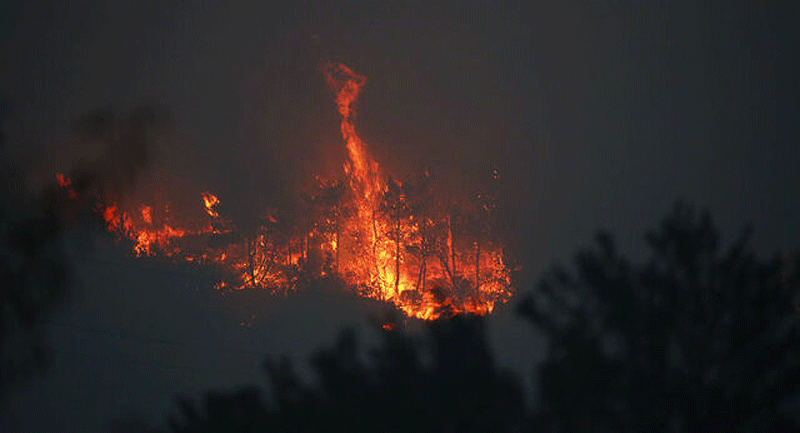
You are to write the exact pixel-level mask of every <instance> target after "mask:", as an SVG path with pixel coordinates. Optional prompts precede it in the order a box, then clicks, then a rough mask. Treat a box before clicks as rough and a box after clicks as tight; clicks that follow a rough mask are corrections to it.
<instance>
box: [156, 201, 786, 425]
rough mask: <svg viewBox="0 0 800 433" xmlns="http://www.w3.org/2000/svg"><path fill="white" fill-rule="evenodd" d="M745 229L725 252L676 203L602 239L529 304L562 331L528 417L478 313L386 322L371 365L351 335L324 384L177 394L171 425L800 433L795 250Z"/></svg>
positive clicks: (322, 373)
mask: <svg viewBox="0 0 800 433" xmlns="http://www.w3.org/2000/svg"><path fill="white" fill-rule="evenodd" d="M748 234H749V231H745V232H744V233H743V234H742V235H741V236H740V237H739V239H738V240H737V241H736V242H734V244H733V245H732V246H731V247H730V248H728V249H726V250H721V248H720V237H719V234H718V232H717V231H716V229H715V228H714V226H713V224H712V222H711V220H710V218H709V217H708V216H707V215H703V216H700V217H697V216H695V215H694V214H693V213H692V212H691V211H690V210H689V209H688V208H687V207H685V206H680V205H679V206H676V209H675V211H674V212H673V213H672V214H671V215H670V216H669V217H668V218H666V219H665V220H664V222H663V224H662V225H661V227H660V228H659V229H658V230H657V231H655V232H652V233H649V234H648V235H647V241H648V243H649V245H650V247H651V250H652V254H651V256H650V257H648V258H647V259H646V260H644V261H641V262H631V261H629V260H628V259H626V258H624V257H621V256H620V255H619V254H618V253H617V251H616V250H615V247H614V243H613V242H612V239H611V237H610V236H608V235H606V234H599V235H598V236H597V245H596V246H595V248H593V249H587V250H585V251H582V252H580V253H579V254H578V255H577V257H576V260H575V267H574V270H568V269H564V268H561V267H553V268H552V269H551V270H550V271H548V272H547V273H546V275H545V276H544V277H543V278H542V281H541V283H540V285H539V286H538V287H537V288H536V290H533V291H532V292H531V294H530V295H528V296H527V297H526V298H525V299H524V300H523V301H522V302H521V303H520V306H519V311H518V312H519V314H521V315H522V316H523V317H524V318H526V319H527V320H529V321H530V323H531V325H534V326H537V327H540V328H541V329H544V330H545V331H546V333H547V334H548V335H549V337H550V339H551V344H550V348H549V356H548V359H547V361H546V362H545V363H544V364H543V365H542V366H541V367H540V368H539V369H538V371H537V372H536V373H537V374H536V377H537V379H538V380H537V386H536V389H537V390H538V393H539V396H538V400H539V402H540V404H538V405H537V407H535V408H534V409H532V410H529V409H528V408H527V406H526V405H525V403H524V398H523V392H522V385H521V384H520V383H519V382H518V379H516V378H513V377H512V376H510V375H507V374H505V373H503V372H501V371H498V369H497V367H496V366H495V365H494V363H493V361H492V355H491V353H490V350H489V348H488V347H487V343H486V340H485V338H484V335H483V325H482V322H481V320H479V319H475V318H456V319H452V320H449V321H439V322H434V323H431V324H430V326H428V328H427V330H426V331H427V332H426V333H425V335H424V337H423V338H422V339H415V338H414V337H412V336H410V335H407V334H405V333H403V332H401V331H386V332H384V334H383V341H382V345H381V346H380V347H378V348H376V349H374V350H372V351H371V352H370V356H369V357H368V358H367V359H361V357H360V356H359V353H361V352H362V351H361V350H360V349H359V346H358V343H357V341H356V339H355V337H354V335H353V334H352V333H344V334H342V336H341V337H340V339H339V341H338V342H337V343H336V344H335V345H334V346H333V347H331V348H327V349H324V350H322V351H320V352H319V353H318V354H317V355H316V356H314V357H313V359H312V365H313V368H314V371H315V373H316V374H317V377H318V383H317V385H314V386H311V385H306V384H304V383H303V382H302V381H301V379H300V378H299V377H298V375H297V374H295V373H294V371H293V369H292V365H291V364H290V363H289V362H288V361H285V360H284V361H274V360H268V361H267V362H266V363H265V370H266V375H267V378H268V379H269V386H268V387H267V391H266V392H263V393H262V391H260V390H259V389H258V388H255V387H249V388H243V389H240V390H239V391H236V392H232V393H225V392H210V393H208V394H206V395H205V396H204V397H203V398H202V400H201V401H199V402H197V401H194V400H192V399H184V400H181V401H180V404H179V410H178V411H177V414H176V415H175V416H174V417H173V418H172V419H171V420H170V422H169V425H170V429H171V430H172V431H174V432H227V431H241V432H251V431H252V432H255V431H277V432H282V431H286V432H288V431H351V432H355V431H365V432H367V431H369V432H378V431H379V432H384V431H394V432H408V431H430V432H465V431H540V432H629V431H638V432H691V431H703V432H710V431H719V432H738V431H740V432H754V431H759V432H768V431H778V432H783V431H786V432H788V431H800V320H798V319H799V317H798V316H799V315H800V312H799V311H798V283H799V282H800V272H798V271H800V258H799V257H797V256H796V255H787V256H776V257H774V258H772V259H769V260H762V259H759V258H758V257H756V256H755V255H754V253H753V252H752V250H751V249H750V247H749V244H748Z"/></svg>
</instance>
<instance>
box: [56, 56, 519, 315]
mask: <svg viewBox="0 0 800 433" xmlns="http://www.w3.org/2000/svg"><path fill="white" fill-rule="evenodd" d="M323 73H324V75H325V79H326V81H327V83H328V85H329V86H330V88H331V89H332V90H333V91H334V92H335V95H336V96H335V101H336V104H337V106H338V110H339V114H340V115H341V116H342V121H341V134H342V138H343V139H344V144H345V147H346V149H347V155H348V159H347V161H346V162H345V163H344V166H343V169H344V178H343V179H342V180H339V181H325V180H321V179H319V178H318V179H319V185H318V187H317V189H316V190H315V191H313V192H312V193H311V194H309V197H307V198H308V200H306V202H308V203H312V205H311V206H310V208H309V209H308V210H307V211H308V212H307V214H308V215H309V216H310V217H311V218H310V219H309V220H310V223H309V224H306V225H299V223H296V222H295V221H294V219H292V218H289V217H283V219H282V218H281V212H280V209H269V210H267V211H266V212H265V214H264V215H262V216H261V218H260V220H261V225H260V227H259V228H258V229H257V230H255V231H252V230H251V231H244V230H241V229H239V228H237V226H236V224H235V222H233V221H230V220H227V219H225V218H224V217H222V216H221V215H220V212H219V210H218V209H219V205H220V203H221V202H220V199H219V198H218V197H217V196H216V195H215V194H213V193H211V192H203V193H201V195H200V198H201V199H202V203H203V208H204V210H205V215H203V216H202V218H203V221H201V223H200V224H195V228H192V229H190V228H185V227H184V228H176V227H175V226H174V225H171V224H173V223H169V224H168V222H167V221H172V220H167V219H166V218H163V217H162V218H161V219H159V216H162V215H169V214H170V212H169V210H168V209H164V211H163V212H160V213H157V212H155V210H154V209H153V208H152V207H151V206H149V205H142V206H141V207H140V208H139V209H137V211H134V212H130V213H129V212H126V211H123V210H121V209H120V208H119V206H118V205H117V204H116V203H106V204H104V205H103V206H101V207H100V208H99V213H100V215H101V216H102V218H103V219H104V220H105V222H106V225H107V227H108V230H110V231H111V232H113V233H115V234H117V235H118V237H119V238H126V239H128V240H130V241H131V243H132V244H133V252H134V253H135V254H136V256H155V255H158V256H166V257H172V258H175V259H181V260H183V261H185V262H192V263H199V264H206V265H214V266H217V267H219V268H220V269H222V270H223V271H224V272H225V273H226V274H228V275H229V277H228V278H226V279H225V281H220V282H218V283H217V284H216V285H215V287H216V288H217V289H228V288H234V289H241V288H262V289H269V290H271V291H272V292H281V293H286V292H288V291H292V290H295V289H297V288H298V287H301V286H302V285H303V284H310V283H311V282H313V281H322V280H323V279H327V278H337V279H340V280H342V281H344V282H345V283H346V285H347V286H348V287H350V288H351V289H352V290H353V291H355V292H356V293H358V294H359V295H361V296H364V297H368V298H373V299H377V300H381V301H386V302H390V303H392V304H394V305H395V306H396V307H397V308H398V309H400V310H401V311H403V312H404V313H405V314H406V315H408V316H409V317H415V318H419V319H426V320H433V319H436V318H439V317H441V316H443V315H444V316H449V315H455V314H462V313H469V314H479V315H484V314H490V313H491V312H492V311H493V310H494V307H495V305H496V304H497V303H498V302H505V301H507V300H508V299H509V298H510V297H511V288H510V287H511V276H510V270H509V269H508V267H507V266H506V264H505V262H504V258H503V252H502V248H501V247H500V246H499V245H497V244H496V243H495V242H494V241H493V239H492V238H491V236H489V233H491V229H490V228H491V227H490V220H491V219H490V216H491V214H492V211H493V210H494V202H493V200H492V199H491V197H490V196H487V195H481V194H476V195H475V197H474V200H473V201H472V202H470V203H457V202H453V201H452V200H450V201H448V200H446V199H444V198H442V197H437V195H436V194H435V193H434V187H433V186H432V182H431V180H430V175H429V173H428V171H427V170H426V171H425V172H424V173H423V175H422V176H421V177H420V179H418V180H411V181H407V182H400V181H397V180H392V179H391V178H390V177H388V176H386V175H385V174H384V173H383V172H382V170H381V168H380V165H379V164H378V163H377V162H376V161H375V160H374V159H373V157H372V156H371V155H370V153H369V150H368V148H367V145H366V143H364V142H363V141H362V140H361V138H359V136H358V134H357V133H356V128H355V125H354V124H353V107H352V104H353V103H354V102H355V101H356V99H357V97H358V95H359V92H360V91H361V89H362V87H363V86H364V84H365V83H366V78H365V77H364V76H361V75H359V74H357V73H355V72H354V71H353V70H351V69H350V68H348V67H347V66H345V65H342V64H332V63H328V64H326V65H325V66H324V68H323ZM492 178H494V179H498V178H499V174H498V171H497V170H496V169H495V170H494V171H493V172H492ZM57 180H58V183H59V185H61V187H62V188H64V189H66V190H67V191H70V196H71V197H72V196H73V194H74V191H73V190H72V189H71V187H70V181H69V178H65V177H64V176H63V175H61V174H59V175H57ZM133 215H136V218H133V217H132V216H133ZM212 239H213V240H214V242H209V240H212ZM211 244H213V245H215V246H211ZM386 326H391V327H393V326H394V325H386Z"/></svg>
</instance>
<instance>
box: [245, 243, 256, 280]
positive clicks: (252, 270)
mask: <svg viewBox="0 0 800 433" xmlns="http://www.w3.org/2000/svg"><path fill="white" fill-rule="evenodd" d="M254 243H255V241H254V240H252V239H251V238H250V237H249V236H248V237H247V264H248V268H249V269H248V270H249V274H250V287H252V288H255V287H256V266H255V245H253V244H254Z"/></svg>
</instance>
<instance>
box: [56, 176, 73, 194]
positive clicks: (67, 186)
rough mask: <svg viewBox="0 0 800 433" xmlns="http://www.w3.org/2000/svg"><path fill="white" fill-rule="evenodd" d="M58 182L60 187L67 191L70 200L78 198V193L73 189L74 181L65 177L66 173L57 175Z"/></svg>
mask: <svg viewBox="0 0 800 433" xmlns="http://www.w3.org/2000/svg"><path fill="white" fill-rule="evenodd" d="M56 182H58V186H59V187H61V188H62V189H64V190H66V191H67V194H68V195H69V198H71V199H73V200H74V199H76V198H78V193H77V192H76V191H75V188H73V187H72V179H70V178H68V177H66V176H64V173H56Z"/></svg>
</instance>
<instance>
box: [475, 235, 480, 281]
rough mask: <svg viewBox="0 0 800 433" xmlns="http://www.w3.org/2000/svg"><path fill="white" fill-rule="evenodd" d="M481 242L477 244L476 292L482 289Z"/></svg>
mask: <svg viewBox="0 0 800 433" xmlns="http://www.w3.org/2000/svg"><path fill="white" fill-rule="evenodd" d="M480 278H481V241H480V240H477V241H476V242H475V290H476V291H477V290H478V289H480V287H481V279H480Z"/></svg>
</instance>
